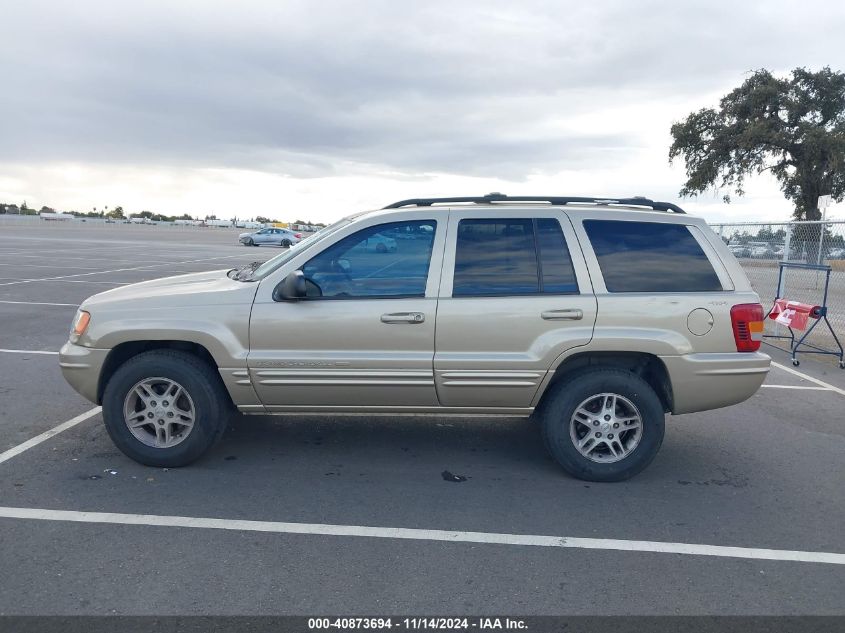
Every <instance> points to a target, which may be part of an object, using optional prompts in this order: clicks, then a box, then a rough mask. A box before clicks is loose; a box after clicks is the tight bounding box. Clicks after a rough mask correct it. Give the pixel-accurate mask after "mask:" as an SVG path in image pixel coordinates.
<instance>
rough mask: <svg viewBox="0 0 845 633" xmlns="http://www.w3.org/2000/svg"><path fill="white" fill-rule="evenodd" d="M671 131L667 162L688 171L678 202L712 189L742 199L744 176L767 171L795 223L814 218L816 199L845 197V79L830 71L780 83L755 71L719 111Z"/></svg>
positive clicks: (702, 113)
mask: <svg viewBox="0 0 845 633" xmlns="http://www.w3.org/2000/svg"><path fill="white" fill-rule="evenodd" d="M671 131H672V138H673V142H672V147H671V148H670V150H669V160H670V162H671V161H672V160H674V159H676V158H677V157H679V156H680V157H682V158H683V159H684V163H685V166H686V175H687V181H686V183H685V184H684V186H683V188H682V189H681V191H680V195H681V196H695V195H698V194H700V193H703V192H705V191H706V190H708V189H711V188H724V189H730V190H732V191H733V192H734V193H736V194H737V195H739V196H741V195H743V194H744V185H745V179H746V178H747V177H748V176H750V175H754V174H761V173H763V172H765V171H769V172H771V173H772V174H773V175H774V177H775V178H776V179H777V180H778V182H779V183H780V186H781V191H782V192H783V194H784V196H785V197H786V198H787V199H788V200H790V201H791V202H792V203H793V204H794V207H795V210H794V212H793V215H794V217H795V219H798V220H818V219H820V214H819V211H818V209H817V203H818V198H819V196H822V195H830V196H832V197H833V199H834V200H835V201H836V202H841V201H842V200H843V198H845V74H843V73H840V72H835V71H832V70H831V69H830V68H828V67H825V68H823V69H822V70H820V71H818V72H811V71H808V70H806V69H804V68H796V69H795V70H793V71H792V74H791V77H789V78H786V79H782V78H778V77H775V76H773V75H772V74H771V73H770V72H769V71H768V70H765V69H764V70H758V71H756V72H754V73H752V74H751V75H750V76H749V77H748V78H747V79H746V80H745V81H744V82H743V84H742V85H741V86H739V87H738V88H736V89H734V90H733V91H731V92H730V93H729V94H727V95H726V96H724V97H723V98H722V99H721V101H720V102H719V108H718V110H716V109H713V108H704V109H703V110H699V111H698V112H693V113H692V114H690V115H689V116H688V117H687V118H686V119H685V120H684V121H681V122H680V123H675V124H674V125H673V126H672V130H671ZM724 198H725V202H730V195H729V194H728V195H726V196H724Z"/></svg>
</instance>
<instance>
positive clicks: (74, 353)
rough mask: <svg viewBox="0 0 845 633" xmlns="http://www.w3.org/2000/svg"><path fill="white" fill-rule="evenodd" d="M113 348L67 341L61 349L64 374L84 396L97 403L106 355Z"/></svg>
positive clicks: (61, 365)
mask: <svg viewBox="0 0 845 633" xmlns="http://www.w3.org/2000/svg"><path fill="white" fill-rule="evenodd" d="M110 351H111V350H108V349H95V348H91V347H83V346H82V345H76V344H74V343H71V342H69V341H68V342H67V343H65V344H64V346H62V349H61V350H59V367H61V369H62V375H63V376H64V377H65V380H67V381H68V384H70V386H71V387H73V388H74V389H75V390H76V391H77V392H79V394H81V395H82V396H83V397H84V398H87V399H88V400H90V401H91V402H93V403H95V404H99V403H97V383H98V382H99V380H100V373H101V372H102V369H103V364H104V363H105V362H106V357H107V356H108V355H109V352H110Z"/></svg>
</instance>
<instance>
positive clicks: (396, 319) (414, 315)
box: [381, 312, 425, 325]
mask: <svg viewBox="0 0 845 633" xmlns="http://www.w3.org/2000/svg"><path fill="white" fill-rule="evenodd" d="M381 322H382V323H410V324H412V325H413V324H416V323H423V322H425V315H424V314H423V313H422V312H393V313H391V314H382V315H381Z"/></svg>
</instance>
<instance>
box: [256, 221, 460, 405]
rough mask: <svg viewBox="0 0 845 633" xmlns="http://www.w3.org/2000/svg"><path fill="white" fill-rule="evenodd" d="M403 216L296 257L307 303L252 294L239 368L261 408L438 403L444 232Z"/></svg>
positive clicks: (262, 292)
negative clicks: (246, 348)
mask: <svg viewBox="0 0 845 633" xmlns="http://www.w3.org/2000/svg"><path fill="white" fill-rule="evenodd" d="M403 217H407V218H408V219H404V220H402V221H399V222H384V221H382V222H380V223H379V222H377V221H376V222H375V223H371V224H370V225H368V226H365V227H364V228H360V229H359V230H357V231H355V232H353V233H351V234H350V235H347V236H345V237H341V238H340V239H339V240H338V241H336V242H335V243H333V244H331V245H330V246H328V247H326V248H324V249H323V250H322V251H321V252H318V253H316V254H315V255H313V257H310V258H308V257H307V256H306V255H307V253H306V254H305V255H303V257H304V258H305V261H303V262H302V264H301V265H300V266H299V269H300V270H302V272H303V274H304V276H305V278H306V281H307V288H308V297H307V298H305V299H303V300H300V301H292V302H285V301H273V300H272V298H271V297H270V295H271V293H270V292H269V291H268V289H265V288H260V289H259V292H258V295H257V297H256V301H255V304H254V306H253V311H252V317H251V320H250V354H249V361H248V365H249V372H250V379H251V381H252V384H253V385H254V387H255V389H256V392H257V393H258V396H259V398H260V399H261V401H262V402H263V403H264V405H265V406H266V407H267V408H268V409H270V410H276V411H284V410H297V409H299V408H302V409H320V408H324V409H331V410H349V411H354V410H373V409H377V408H378V407H390V408H391V409H395V408H403V407H404V408H407V409H409V410H413V409H414V408H427V407H433V406H436V405H437V395H436V391H435V388H434V377H433V355H434V322H435V316H436V311H437V284H438V282H439V276H440V267H441V263H442V251H443V241H444V237H443V234H444V233H445V229H446V227H445V225H444V226H442V227H441V226H439V225H438V222H437V221H436V220H433V219H428V218H425V217H424V216H419V214H413V215H412V214H409V213H405V214H403ZM418 217H419V219H417V218H418ZM444 220H445V216H444ZM263 283H264V282H262V285H263ZM273 283H276V282H275V281H274V282H273Z"/></svg>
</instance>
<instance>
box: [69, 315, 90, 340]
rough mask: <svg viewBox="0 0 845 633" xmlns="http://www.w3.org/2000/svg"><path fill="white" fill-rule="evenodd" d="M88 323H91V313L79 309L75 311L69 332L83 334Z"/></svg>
mask: <svg viewBox="0 0 845 633" xmlns="http://www.w3.org/2000/svg"><path fill="white" fill-rule="evenodd" d="M89 323H91V314H90V313H89V312H86V311H85V310H80V311H79V312H77V313H76V318H75V319H74V320H73V328H72V329H71V332H73V333H74V334H76V335H77V336H82V335H83V334H85V330H87V329H88V324H89Z"/></svg>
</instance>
